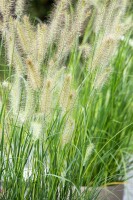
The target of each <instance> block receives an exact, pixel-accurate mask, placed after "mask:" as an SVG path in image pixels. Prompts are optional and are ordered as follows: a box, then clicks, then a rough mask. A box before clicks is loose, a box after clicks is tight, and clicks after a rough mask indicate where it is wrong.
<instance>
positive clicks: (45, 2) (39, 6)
mask: <svg viewBox="0 0 133 200" xmlns="http://www.w3.org/2000/svg"><path fill="white" fill-rule="evenodd" d="M54 2H55V1H54V0H32V1H31V4H30V8H29V9H30V14H31V16H32V17H35V16H36V17H37V18H39V19H41V20H42V21H43V20H45V19H47V16H48V14H49V13H50V11H51V9H52V7H53V5H54Z"/></svg>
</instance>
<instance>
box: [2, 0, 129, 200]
mask: <svg viewBox="0 0 133 200" xmlns="http://www.w3.org/2000/svg"><path fill="white" fill-rule="evenodd" d="M25 5H26V2H25V1H22V0H3V1H1V2H0V33H1V38H2V42H1V44H2V45H1V46H3V45H4V51H5V56H6V60H7V61H6V65H7V66H8V71H9V76H8V77H7V78H6V79H5V80H4V82H3V83H2V84H1V86H0V96H1V101H0V123H1V124H0V125H1V126H0V135H1V136H0V139H1V149H0V152H1V160H0V162H1V166H0V180H1V182H2V184H3V188H4V190H3V194H2V198H3V199H9V198H11V199H19V200H20V199H22V200H23V199H40V200H42V199H67V198H68V196H69V194H70V198H71V199H75V198H80V199H92V197H93V195H94V196H95V198H96V193H95V194H94V193H93V188H92V191H89V190H88V191H87V190H86V193H85V194H82V193H81V191H80V188H81V187H82V186H87V187H90V186H94V189H95V187H97V186H99V185H100V184H103V183H105V182H106V181H107V180H108V177H107V175H108V174H109V171H106V170H108V169H109V168H108V167H107V168H106V167H105V163H104V162H105V160H104V159H105V157H106V153H107V154H108V155H110V154H109V150H108V149H107V150H108V151H107V152H106V151H105V150H104V147H106V146H107V147H108V141H112V140H113V139H115V136H113V137H114V138H112V139H110V134H109V133H108V131H109V127H110V124H109V125H108V121H109V117H110V116H109V115H108V114H107V113H106V112H105V111H107V107H108V106H109V104H110V101H111V100H110V98H111V97H110V96H111V94H110V93H111V92H112V91H115V90H114V89H112V88H111V89H109V91H108V92H107V93H106V91H105V94H104V90H102V89H104V88H103V86H105V83H106V82H108V81H111V77H112V74H113V72H114V70H116V69H115V67H114V65H115V59H116V57H117V54H119V49H118V47H119V43H120V38H121V36H122V35H123V34H124V33H125V32H126V30H128V26H127V27H126V28H124V25H125V21H124V16H125V12H126V7H127V5H128V1H126V0H122V1H121V4H120V1H119V0H116V1H108V0H107V1H105V2H101V1H96V0H95V1H91V0H84V1H82V0H78V1H77V2H75V4H73V1H72V0H70V1H67V0H60V1H57V3H56V5H55V7H54V9H53V13H52V14H51V16H50V18H49V20H48V21H47V22H46V23H44V22H40V21H39V22H33V20H32V19H30V16H27V15H26V14H25V8H26V6H25ZM120 56H121V59H122V54H121V55H120ZM121 71H122V69H121ZM115 81H116V82H115ZM7 83H8V84H7ZM114 83H116V84H117V80H114ZM5 87H6V89H5ZM112 87H113V86H112ZM102 92H103V93H102ZM114 93H115V92H114ZM114 93H113V94H114ZM98 94H99V96H97V95H98ZM100 95H103V96H102V97H104V96H107V95H108V98H107V99H106V104H104V103H103V104H102V103H101V101H100ZM105 107H106V108H105ZM102 112H103V113H104V112H105V113H104V114H105V115H103V113H102ZM99 116H101V117H100V120H101V123H100V122H99ZM106 116H107V117H106ZM116 117H117V114H116ZM105 118H106V119H105ZM102 119H103V120H105V121H102ZM106 120H107V121H106ZM106 125H107V127H106ZM1 127H2V128H1ZM99 127H100V128H99ZM104 128H105V130H104ZM116 130H117V129H116ZM99 132H100V133H101V132H102V133H104V134H105V135H104V134H103V135H102V136H103V138H104V139H105V140H106V138H107V141H106V142H107V143H106V142H105V144H103V143H102V141H101V139H99V140H100V142H99V141H98V140H97V138H99V137H100V136H99V135H98V133H99ZM114 134H115V131H114ZM108 137H109V140H108ZM114 143H115V141H114ZM105 149H106V148H105ZM118 157H119V158H120V156H118ZM112 159H113V155H112ZM118 160H119V159H118ZM113 161H114V160H113ZM113 161H112V162H113ZM101 163H102V164H103V165H104V167H105V173H106V174H105V173H104V171H103V170H102V167H101ZM109 163H110V162H109ZM116 163H117V159H116ZM116 163H115V164H116ZM99 166H100V169H98V170H99V173H97V174H96V173H95V172H97V167H99ZM117 167H118V166H117ZM117 167H116V168H117ZM114 171H117V170H114ZM110 174H111V173H110ZM105 176H106V178H105ZM94 177H95V180H94ZM103 177H104V178H103ZM105 179H106V180H105ZM104 180H105V181H104Z"/></svg>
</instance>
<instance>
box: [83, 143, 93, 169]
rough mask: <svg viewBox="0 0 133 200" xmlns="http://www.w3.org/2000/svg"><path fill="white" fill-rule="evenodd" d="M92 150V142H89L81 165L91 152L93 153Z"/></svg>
mask: <svg viewBox="0 0 133 200" xmlns="http://www.w3.org/2000/svg"><path fill="white" fill-rule="evenodd" d="M93 150H94V144H93V143H91V144H89V146H88V147H87V149H86V153H85V157H84V160H83V166H85V164H86V162H87V161H88V160H89V158H90V156H91V154H92V153H93Z"/></svg>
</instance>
